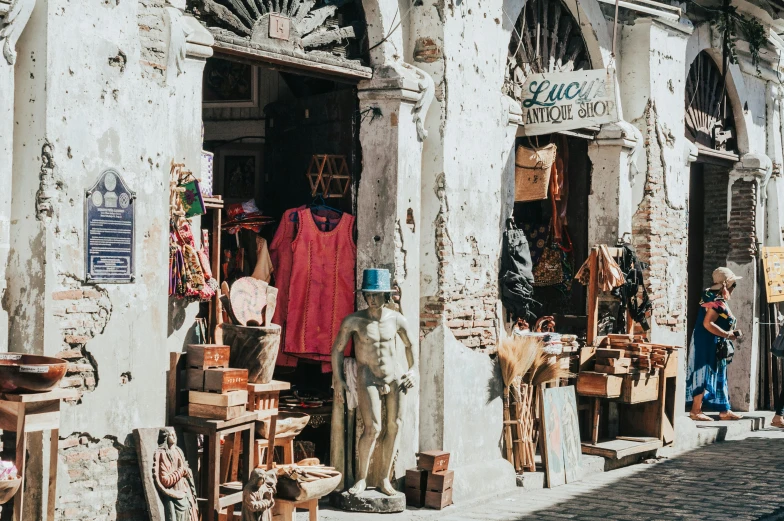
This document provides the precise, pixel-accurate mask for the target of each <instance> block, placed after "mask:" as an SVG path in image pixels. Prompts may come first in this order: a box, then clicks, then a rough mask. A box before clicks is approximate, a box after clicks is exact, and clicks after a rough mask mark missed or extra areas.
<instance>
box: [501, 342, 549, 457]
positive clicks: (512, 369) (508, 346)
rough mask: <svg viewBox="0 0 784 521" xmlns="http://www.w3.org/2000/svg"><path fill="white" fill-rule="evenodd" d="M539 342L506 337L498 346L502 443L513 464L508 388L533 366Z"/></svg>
mask: <svg viewBox="0 0 784 521" xmlns="http://www.w3.org/2000/svg"><path fill="white" fill-rule="evenodd" d="M540 347H541V342H540V341H539V339H537V338H536V337H507V338H504V339H503V340H502V341H501V343H500V344H499V346H498V362H499V363H500V364H501V377H502V378H503V380H504V394H503V400H504V441H505V445H506V447H505V455H506V460H507V461H508V462H509V463H511V464H512V465H514V464H515V462H514V457H513V455H512V423H513V422H512V420H511V415H510V414H509V388H510V386H511V385H512V382H513V381H514V379H515V378H516V377H519V376H523V375H524V374H526V373H527V372H528V371H529V370H530V369H531V366H532V365H533V364H534V362H535V361H536V358H537V353H539V351H540Z"/></svg>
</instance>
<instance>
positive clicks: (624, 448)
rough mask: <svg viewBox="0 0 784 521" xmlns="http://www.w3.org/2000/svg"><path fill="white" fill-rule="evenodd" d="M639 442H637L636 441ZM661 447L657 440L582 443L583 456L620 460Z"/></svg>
mask: <svg viewBox="0 0 784 521" xmlns="http://www.w3.org/2000/svg"><path fill="white" fill-rule="evenodd" d="M638 440H639V441H638ZM661 446H662V442H661V440H660V439H658V438H642V437H641V438H637V440H632V439H621V438H619V439H615V440H610V441H603V442H601V443H597V444H595V445H592V444H590V443H583V444H582V450H583V454H591V455H594V456H602V457H603V458H608V459H614V460H617V459H621V458H625V457H626V456H632V455H634V454H641V453H644V452H652V451H655V450H656V449H658V448H660V447H661Z"/></svg>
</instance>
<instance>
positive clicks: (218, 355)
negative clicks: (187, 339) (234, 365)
mask: <svg viewBox="0 0 784 521" xmlns="http://www.w3.org/2000/svg"><path fill="white" fill-rule="evenodd" d="M229 353H230V348H229V346H224V345H218V344H189V345H188V346H187V347H186V348H185V363H186V364H187V366H188V367H195V368H197V369H209V368H211V367H229Z"/></svg>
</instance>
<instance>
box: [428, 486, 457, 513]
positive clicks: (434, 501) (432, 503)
mask: <svg viewBox="0 0 784 521" xmlns="http://www.w3.org/2000/svg"><path fill="white" fill-rule="evenodd" d="M451 504H452V489H451V488H450V489H447V490H445V491H443V492H431V491H429V490H428V491H427V492H425V506H426V507H427V508H435V509H436V510H441V509H442V508H446V507H448V506H449V505H451Z"/></svg>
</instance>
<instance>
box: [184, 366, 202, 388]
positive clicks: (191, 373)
mask: <svg viewBox="0 0 784 521" xmlns="http://www.w3.org/2000/svg"><path fill="white" fill-rule="evenodd" d="M185 387H186V388H187V389H188V390H189V391H204V369H188V370H187V372H186V377H185Z"/></svg>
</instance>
